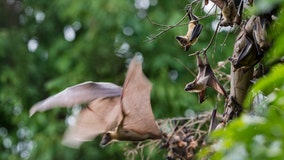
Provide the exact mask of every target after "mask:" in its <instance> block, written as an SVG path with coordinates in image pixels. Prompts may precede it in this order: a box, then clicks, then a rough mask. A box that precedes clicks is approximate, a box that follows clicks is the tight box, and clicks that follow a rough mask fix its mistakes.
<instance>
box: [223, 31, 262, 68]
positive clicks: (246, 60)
mask: <svg viewBox="0 0 284 160" xmlns="http://www.w3.org/2000/svg"><path fill="white" fill-rule="evenodd" d="M236 41H237V42H236V45H237V46H236V47H235V52H236V53H239V54H238V56H237V57H231V58H229V60H230V61H231V62H232V64H233V66H234V68H235V69H236V70H237V69H240V68H243V71H244V72H246V71H248V70H249V69H250V68H252V67H253V66H254V65H255V64H257V63H258V62H259V61H260V60H261V59H262V57H263V54H261V55H259V54H258V53H257V50H256V46H255V44H254V42H253V41H252V39H251V38H250V37H249V36H248V35H247V34H246V32H245V31H242V32H241V33H240V35H239V36H238V37H237V40H236Z"/></svg>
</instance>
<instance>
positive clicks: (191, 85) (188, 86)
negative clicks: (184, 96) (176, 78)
mask: <svg viewBox="0 0 284 160" xmlns="http://www.w3.org/2000/svg"><path fill="white" fill-rule="evenodd" d="M192 88H193V84H187V85H186V86H185V88H184V90H185V91H189V90H191V89H192Z"/></svg>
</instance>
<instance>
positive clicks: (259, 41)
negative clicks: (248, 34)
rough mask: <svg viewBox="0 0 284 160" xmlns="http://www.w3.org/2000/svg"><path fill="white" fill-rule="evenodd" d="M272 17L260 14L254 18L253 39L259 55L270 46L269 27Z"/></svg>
mask: <svg viewBox="0 0 284 160" xmlns="http://www.w3.org/2000/svg"><path fill="white" fill-rule="evenodd" d="M269 23H270V19H268V18H266V17H265V16H258V17H256V19H255V20H254V26H253V34H252V35H253V39H254V42H255V47H256V49H257V52H258V55H262V54H263V53H264V52H265V51H267V50H268V48H269V47H270V42H269V40H268V38H267V29H268V27H269Z"/></svg>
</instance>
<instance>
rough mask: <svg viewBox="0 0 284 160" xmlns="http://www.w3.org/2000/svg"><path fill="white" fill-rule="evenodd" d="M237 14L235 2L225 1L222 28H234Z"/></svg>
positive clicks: (231, 0)
mask: <svg viewBox="0 0 284 160" xmlns="http://www.w3.org/2000/svg"><path fill="white" fill-rule="evenodd" d="M236 14H237V10H236V6H235V3H234V0H224V5H223V8H222V21H221V22H220V26H233V20H234V18H235V16H236Z"/></svg>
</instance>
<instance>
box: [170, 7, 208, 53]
mask: <svg viewBox="0 0 284 160" xmlns="http://www.w3.org/2000/svg"><path fill="white" fill-rule="evenodd" d="M187 13H188V18H189V23H188V29H187V33H186V35H185V36H176V40H177V41H178V43H179V44H180V45H181V46H182V47H183V48H184V50H185V51H188V49H189V48H190V47H191V46H192V45H194V44H195V43H196V42H197V40H198V37H199V35H200V33H201V31H202V28H203V26H202V25H201V24H199V23H198V18H197V17H196V16H195V15H193V14H192V11H191V8H189V9H188V11H187Z"/></svg>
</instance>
